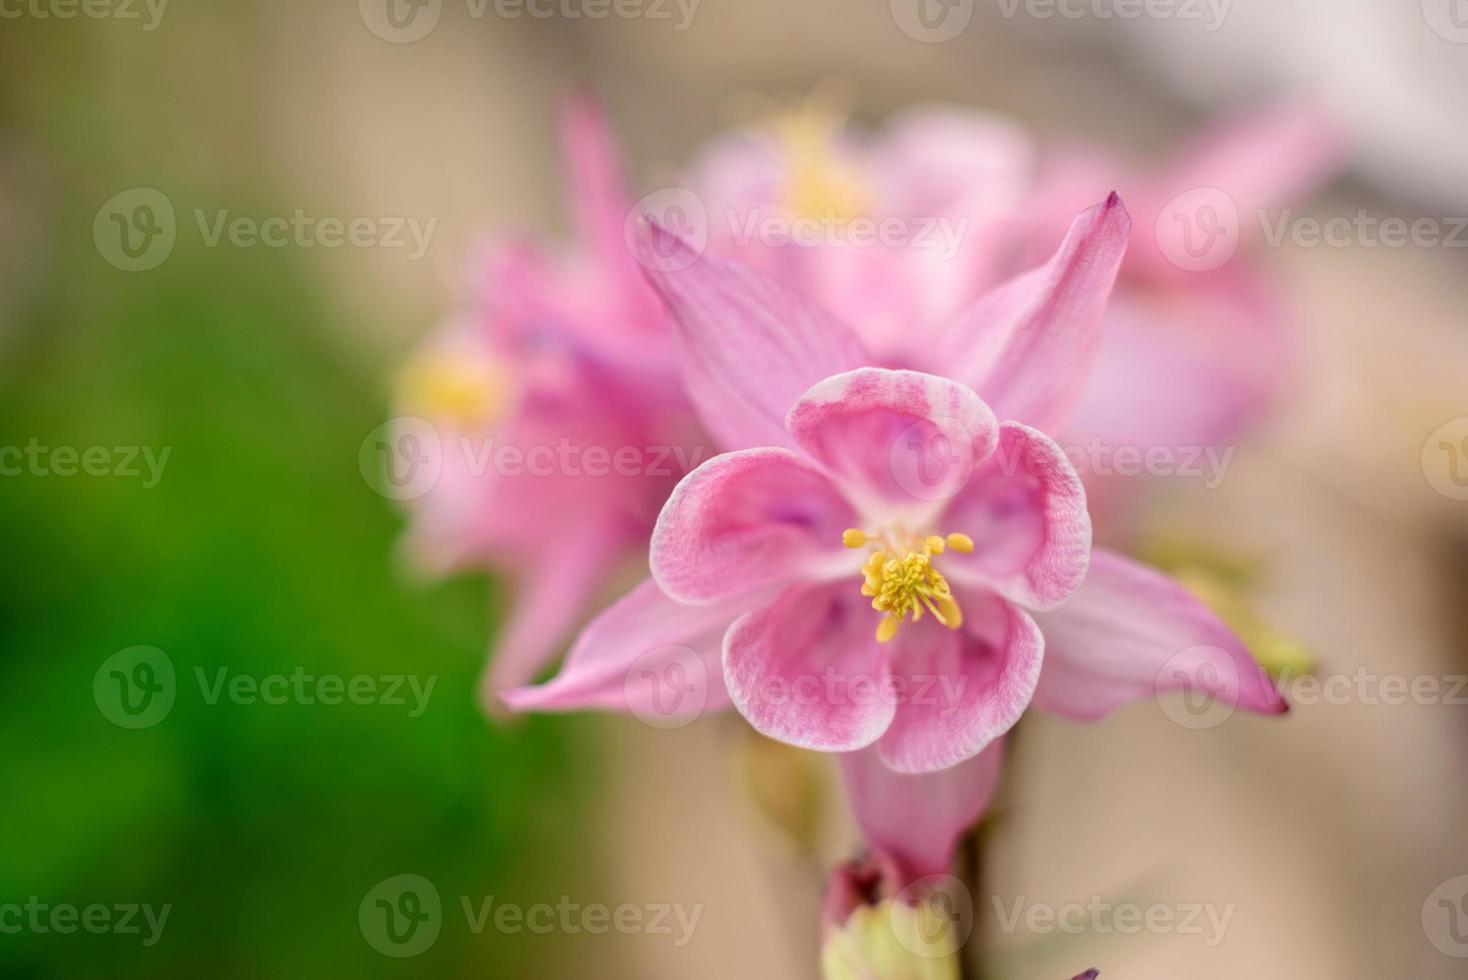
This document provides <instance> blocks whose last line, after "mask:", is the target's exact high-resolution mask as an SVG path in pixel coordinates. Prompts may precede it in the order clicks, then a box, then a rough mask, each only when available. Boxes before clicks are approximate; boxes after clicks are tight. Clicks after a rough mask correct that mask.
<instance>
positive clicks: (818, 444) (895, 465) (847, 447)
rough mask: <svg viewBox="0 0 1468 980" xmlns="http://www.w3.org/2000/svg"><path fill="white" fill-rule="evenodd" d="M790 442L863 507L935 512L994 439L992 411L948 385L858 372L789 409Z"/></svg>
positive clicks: (909, 374)
mask: <svg viewBox="0 0 1468 980" xmlns="http://www.w3.org/2000/svg"><path fill="white" fill-rule="evenodd" d="M786 424H787V425H788V426H789V428H790V433H791V435H792V436H794V438H795V441H796V443H797V444H798V445H799V446H800V448H801V449H803V450H805V452H806V453H807V454H809V455H810V457H811V458H812V459H814V460H815V461H816V462H818V463H820V464H821V466H823V467H824V468H825V469H826V471H827V472H828V473H830V474H831V475H832V476H833V478H835V479H836V480H837V481H838V482H839V483H840V485H841V488H842V489H843V490H844V491H846V493H847V494H848V495H849V496H850V497H851V498H852V499H853V500H857V499H859V500H860V501H861V503H862V504H863V506H867V507H872V508H883V509H890V507H891V506H892V505H897V506H906V507H918V508H927V509H934V505H941V502H943V501H946V500H949V499H951V498H952V497H953V496H954V495H955V494H957V493H958V492H960V491H961V490H962V488H963V486H964V484H965V483H966V482H967V481H968V479H969V477H970V475H971V474H972V473H973V470H974V466H975V464H976V463H977V462H981V461H983V460H985V459H988V458H989V455H990V454H991V453H992V452H993V451H994V446H995V444H996V441H997V439H998V424H997V423H996V421H995V419H994V413H993V412H991V411H989V407H988V406H987V405H985V404H984V402H983V401H982V400H981V399H980V398H979V397H978V396H977V395H975V394H974V393H973V392H972V391H971V390H969V389H968V388H965V387H964V386H963V385H961V384H958V383H957V382H955V381H950V380H949V379H947V378H940V377H937V376H935V375H931V374H921V373H919V372H917V371H889V370H886V369H884V368H862V369H861V370H859V371H850V372H848V373H846V374H839V375H836V376H835V377H833V378H827V379H826V380H824V381H822V382H821V383H820V384H818V385H816V386H815V387H813V388H811V389H810V390H809V391H807V392H806V393H805V394H804V395H802V396H801V398H800V400H799V401H798V402H796V403H795V406H794V407H793V408H791V409H790V415H789V417H788V419H787V420H786Z"/></svg>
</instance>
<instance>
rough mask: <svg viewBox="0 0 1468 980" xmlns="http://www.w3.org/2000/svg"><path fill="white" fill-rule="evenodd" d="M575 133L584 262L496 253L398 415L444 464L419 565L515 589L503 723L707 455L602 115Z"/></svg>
mask: <svg viewBox="0 0 1468 980" xmlns="http://www.w3.org/2000/svg"><path fill="white" fill-rule="evenodd" d="M562 123H563V136H564V142H565V148H566V156H567V160H568V163H569V167H570V178H571V180H570V189H569V198H570V201H571V206H572V209H573V217H574V218H575V222H576V225H577V228H578V242H577V245H578V248H577V249H576V250H575V251H573V252H571V253H570V254H568V255H564V256H561V255H547V254H545V253H543V252H542V251H541V250H540V249H538V248H536V247H535V246H533V245H530V244H527V243H523V242H510V243H505V244H499V245H496V246H493V247H492V248H491V249H490V251H489V254H488V256H487V259H486V261H485V262H484V264H483V267H482V271H481V273H480V282H479V283H478V284H477V286H476V297H475V303H474V305H473V307H472V308H471V310H470V311H469V312H468V313H467V314H463V315H460V316H459V317H457V318H455V319H454V320H452V321H451V322H450V323H449V324H448V325H447V326H445V327H443V328H441V329H440V331H439V332H438V333H436V334H435V335H434V336H432V337H430V339H429V340H428V341H427V342H426V343H425V344H424V345H423V347H422V348H421V349H420V350H419V351H418V353H417V354H416V355H415V356H414V358H413V359H412V360H411V362H410V364H409V366H408V368H407V369H406V371H405V372H404V376H403V379H402V384H401V385H400V391H399V397H398V400H397V409H398V414H399V415H400V416H408V417H410V418H409V420H408V422H407V423H406V426H407V427H408V428H409V429H412V427H414V426H420V425H421V424H422V423H421V422H418V421H416V420H417V419H422V420H424V421H426V422H427V423H428V424H429V425H431V426H432V430H433V433H434V434H435V435H436V439H435V440H432V441H434V442H436V445H437V447H438V448H437V453H436V458H435V460H434V462H435V463H436V464H437V466H438V477H437V479H436V481H435V482H434V483H433V485H432V486H431V488H430V489H428V490H427V492H425V493H423V494H422V495H420V496H418V497H417V498H416V499H414V500H412V501H411V502H410V504H409V507H410V512H411V516H412V522H411V525H410V528H409V532H408V536H407V541H406V548H407V551H408V554H409V556H410V558H412V559H413V560H414V562H415V563H416V564H417V565H419V566H420V567H423V568H426V569H427V570H429V571H432V572H435V573H443V572H448V571H451V570H455V569H460V568H465V567H476V566H482V567H490V568H493V569H496V570H498V571H501V572H503V573H506V574H507V575H511V576H513V578H514V580H515V594H514V598H513V603H512V606H511V609H510V611H509V614H508V616H507V618H506V620H505V623H504V626H503V627H502V630H501V633H500V636H499V638H498V640H497V642H496V649H495V652H494V656H493V658H492V662H491V666H490V668H489V670H488V672H487V674H486V689H487V690H486V693H487V694H488V695H490V700H489V702H488V703H489V704H491V705H492V706H495V707H497V706H498V704H499V702H498V698H497V697H495V696H494V695H496V694H497V693H498V692H499V691H500V690H502V689H504V688H506V687H514V686H518V685H521V684H525V683H527V682H529V681H530V680H532V679H533V678H534V677H535V676H536V675H537V674H538V673H539V672H540V671H541V670H542V669H543V668H544V667H545V666H546V664H547V663H548V662H549V661H550V660H551V659H552V658H553V657H554V656H555V654H556V653H557V651H558V649H559V648H560V646H561V645H562V644H563V643H564V642H565V640H566V639H567V638H568V636H569V634H570V633H571V632H572V631H573V629H574V628H575V627H576V626H577V625H579V624H580V623H581V622H582V621H583V619H584V617H585V616H586V615H587V614H588V613H589V612H590V611H591V609H592V608H593V605H594V603H595V602H596V600H597V599H598V598H599V596H600V593H601V592H602V590H603V589H605V588H607V587H608V585H609V584H610V581H611V579H612V578H613V577H614V576H615V574H616V572H617V571H618V569H620V568H622V567H623V566H625V565H626V564H628V563H629V562H631V561H635V560H636V558H637V557H638V556H639V555H640V553H641V552H642V550H643V549H644V548H645V547H646V542H647V538H648V535H649V533H650V532H651V529H652V526H653V522H654V520H655V518H656V516H657V512H658V509H659V507H660V506H661V505H662V502H663V501H664V500H665V499H666V497H667V495H668V492H669V491H670V490H671V489H672V487H673V486H674V484H675V483H676V481H677V479H678V478H679V477H681V476H682V475H683V474H684V473H685V472H687V470H688V469H690V468H691V467H692V466H693V465H696V463H697V462H698V461H699V454H700V453H701V452H702V449H701V448H700V445H701V443H702V440H701V438H700V437H699V436H698V430H697V425H696V422H695V420H694V419H693V418H692V414H691V411H690V408H689V405H688V403H687V400H686V398H685V397H684V395H683V393H682V384H681V381H680V379H679V376H678V373H677V367H676V362H675V361H674V359H673V351H672V337H671V334H670V332H669V329H668V324H667V321H666V318H665V315H664V314H663V312H662V309H661V307H660V305H659V303H658V300H657V298H656V296H655V295H654V294H653V293H652V291H651V290H650V289H649V288H648V287H647V284H646V282H645V281H644V280H643V277H642V275H641V267H640V266H638V265H637V263H636V261H635V260H634V259H633V257H632V255H631V253H630V251H629V250H628V248H627V245H626V243H625V240H624V230H623V229H624V225H625V221H626V216H627V213H628V209H629V207H630V203H629V202H628V201H627V199H626V195H625V194H624V192H623V189H622V185H621V176H620V173H619V168H618V165H617V161H616V158H615V153H614V151H613V147H612V145H611V141H610V139H609V137H608V135H607V133H606V132H605V129H604V127H603V124H602V121H601V118H600V116H599V114H598V112H597V111H596V109H595V107H594V106H592V105H591V104H590V103H588V102H585V101H572V102H570V103H568V104H567V105H566V107H565V111H564V112H563V116H562ZM413 431H415V432H418V431H421V430H413ZM425 441H428V440H425Z"/></svg>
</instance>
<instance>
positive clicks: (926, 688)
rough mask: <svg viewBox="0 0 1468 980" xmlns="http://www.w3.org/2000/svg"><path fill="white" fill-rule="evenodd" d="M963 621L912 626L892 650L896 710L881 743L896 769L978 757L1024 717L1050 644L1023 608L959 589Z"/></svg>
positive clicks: (919, 769)
mask: <svg viewBox="0 0 1468 980" xmlns="http://www.w3.org/2000/svg"><path fill="white" fill-rule="evenodd" d="M958 601H959V605H960V606H961V607H962V608H963V616H964V622H963V627H962V628H961V629H959V630H949V629H945V628H944V627H942V626H940V625H939V624H937V623H935V622H930V621H927V620H925V621H923V622H921V623H908V624H907V625H905V626H903V627H902V628H901V629H899V630H898V632H897V637H896V639H895V640H893V642H892V646H893V647H894V649H893V650H892V651H891V658H892V675H893V682H894V684H895V685H896V692H897V714H896V716H895V717H894V718H893V719H892V726H891V727H890V728H888V729H887V732H886V734H884V735H883V736H882V737H881V739H880V740H878V742H877V752H878V754H880V755H881V757H882V760H883V761H884V762H886V763H887V765H889V766H891V767H892V768H893V769H896V770H898V771H899V772H932V771H934V770H938V769H946V768H948V767H949V766H953V765H957V764H958V763H960V762H963V761H964V760H965V759H971V758H973V757H974V756H975V755H978V754H979V753H980V752H982V751H983V750H984V749H985V748H987V747H988V746H989V745H990V744H991V743H992V742H994V741H995V740H996V739H998V738H999V737H1000V736H1001V735H1003V734H1004V733H1005V732H1007V731H1009V729H1010V728H1012V727H1013V726H1014V723H1015V722H1017V721H1019V717H1020V715H1022V714H1024V711H1025V709H1026V708H1027V707H1029V704H1030V700H1031V698H1033V697H1034V694H1035V685H1036V684H1037V683H1038V682H1039V679H1040V663H1041V660H1042V658H1043V655H1044V649H1045V643H1044V640H1043V639H1042V638H1041V636H1040V630H1039V628H1038V627H1037V626H1035V623H1034V621H1033V620H1032V619H1030V617H1029V616H1028V615H1026V614H1025V612H1024V611H1023V610H1021V609H1019V608H1017V607H1015V606H1013V605H1010V604H1009V603H1007V602H1005V601H1004V600H1002V599H998V598H996V597H994V596H992V595H989V594H986V593H982V592H966V591H963V590H960V592H959V593H958Z"/></svg>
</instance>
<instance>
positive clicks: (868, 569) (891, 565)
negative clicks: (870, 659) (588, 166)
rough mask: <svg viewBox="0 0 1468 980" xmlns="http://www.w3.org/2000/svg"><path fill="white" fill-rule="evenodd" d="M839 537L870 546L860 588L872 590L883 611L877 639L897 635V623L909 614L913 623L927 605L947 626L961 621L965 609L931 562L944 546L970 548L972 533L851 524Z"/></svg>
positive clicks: (844, 541)
mask: <svg viewBox="0 0 1468 980" xmlns="http://www.w3.org/2000/svg"><path fill="white" fill-rule="evenodd" d="M841 543H842V544H844V545H846V547H848V548H853V549H855V548H865V547H868V546H870V547H871V549H872V552H871V555H870V556H869V557H868V558H867V560H866V564H864V565H862V567H861V572H862V575H863V576H864V577H865V579H866V581H864V582H863V583H862V586H861V594H862V595H864V596H870V597H871V600H872V608H873V609H875V610H876V611H877V612H879V613H882V614H883V615H882V620H881V622H879V623H878V624H877V641H878V642H879V643H886V642H887V641H889V640H891V639H892V637H894V636H896V635H897V627H899V626H901V625H902V622H903V620H905V619H907V618H908V616H911V617H912V621H913V622H914V623H915V622H917V621H918V620H920V619H922V618H923V613H924V612H925V611H926V612H930V613H932V614H933V618H934V619H936V620H937V621H938V622H940V623H942V624H943V625H944V626H946V627H948V628H949V629H951V630H956V629H958V628H959V627H960V626H962V625H963V611H962V610H961V609H959V608H958V601H957V600H956V599H954V598H953V590H952V589H950V588H949V587H948V580H947V579H946V578H944V577H943V573H942V572H940V571H938V569H936V568H934V567H933V558H934V557H935V556H937V555H941V554H942V553H943V551H944V549H945V548H951V549H952V550H954V551H957V552H959V553H960V554H968V553H969V552H971V551H973V550H974V541H973V538H970V537H969V536H968V535H967V534H959V533H956V532H955V533H953V534H949V535H947V536H946V537H940V536H939V535H936V534H930V535H928V536H927V537H919V536H917V535H915V534H909V533H907V532H906V531H902V530H895V531H885V532H882V533H880V534H871V533H868V532H866V531H861V530H858V529H857V528H849V529H847V530H846V531H845V532H843V533H842V535H841Z"/></svg>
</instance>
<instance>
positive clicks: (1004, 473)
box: [940, 422, 1091, 609]
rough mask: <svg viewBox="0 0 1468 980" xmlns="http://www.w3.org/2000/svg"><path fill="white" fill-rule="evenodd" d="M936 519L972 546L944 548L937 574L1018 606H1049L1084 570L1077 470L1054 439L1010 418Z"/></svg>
mask: <svg viewBox="0 0 1468 980" xmlns="http://www.w3.org/2000/svg"><path fill="white" fill-rule="evenodd" d="M941 525H942V526H941V528H940V530H942V531H943V532H944V533H951V532H954V531H959V532H962V533H964V534H967V535H968V536H969V537H971V538H973V540H974V542H975V548H974V551H973V553H972V554H968V555H964V554H959V553H958V552H953V551H950V552H947V553H945V554H944V555H943V558H942V569H943V572H944V574H946V575H948V576H949V578H951V579H954V580H955V581H965V582H969V583H972V584H979V585H983V586H986V587H988V588H991V589H993V590H994V591H996V592H998V593H999V594H1000V595H1002V596H1004V597H1005V598H1006V599H1009V600H1010V601H1012V602H1017V603H1019V604H1021V605H1023V606H1027V607H1029V608H1032V609H1049V608H1052V607H1054V606H1056V605H1058V604H1060V603H1061V602H1064V601H1065V600H1066V598H1067V597H1069V596H1070V594H1071V593H1072V592H1074V591H1075V590H1076V589H1077V588H1079V587H1080V584H1081V581H1082V580H1083V579H1084V578H1085V577H1086V563H1087V561H1088V559H1089V556H1090V553H1091V517H1090V514H1088V513H1087V511H1086V492H1085V489H1084V487H1083V486H1082V484H1081V478H1080V476H1078V475H1077V474H1076V471H1075V467H1074V466H1072V465H1071V462H1070V460H1069V459H1068V458H1067V457H1066V455H1065V452H1064V450H1062V449H1061V448H1060V447H1059V446H1058V445H1056V444H1055V442H1054V441H1052V440H1051V439H1050V438H1049V437H1048V436H1046V435H1044V434H1043V433H1040V432H1036V431H1035V430H1034V429H1031V428H1029V427H1028V426H1025V425H1020V424H1019V423H1017V422H1005V423H1003V424H1002V425H1000V427H999V447H998V449H996V450H995V452H994V455H993V456H992V457H990V458H989V460H988V462H987V463H985V464H984V465H983V466H982V467H981V468H980V469H979V470H978V471H977V472H975V473H974V475H973V478H972V479H971V480H970V481H969V484H968V486H967V487H966V488H965V489H964V491H963V493H961V494H960V495H959V496H958V497H957V498H956V499H955V500H954V501H953V503H952V505H951V506H950V507H949V508H948V511H947V512H946V513H945V514H944V515H943V517H942V519H941Z"/></svg>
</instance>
